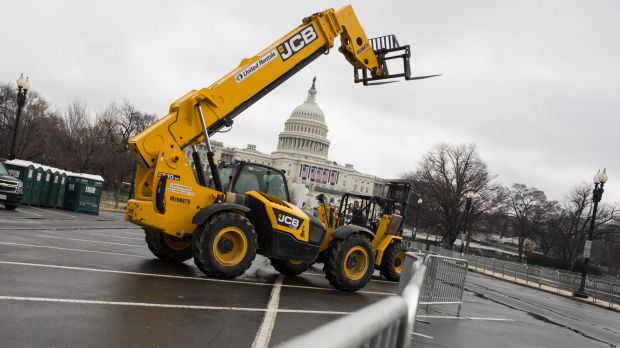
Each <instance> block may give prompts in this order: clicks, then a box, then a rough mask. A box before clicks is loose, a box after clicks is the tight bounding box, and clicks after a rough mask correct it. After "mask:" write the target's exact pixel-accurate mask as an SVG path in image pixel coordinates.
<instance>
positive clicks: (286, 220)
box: [278, 214, 299, 230]
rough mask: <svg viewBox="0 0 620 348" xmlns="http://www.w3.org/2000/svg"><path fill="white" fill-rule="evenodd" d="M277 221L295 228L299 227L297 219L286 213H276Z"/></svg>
mask: <svg viewBox="0 0 620 348" xmlns="http://www.w3.org/2000/svg"><path fill="white" fill-rule="evenodd" d="M278 222H279V223H280V224H282V225H286V226H288V227H290V228H292V229H295V230H296V229H298V228H299V219H295V218H294V217H290V216H288V215H284V214H278Z"/></svg>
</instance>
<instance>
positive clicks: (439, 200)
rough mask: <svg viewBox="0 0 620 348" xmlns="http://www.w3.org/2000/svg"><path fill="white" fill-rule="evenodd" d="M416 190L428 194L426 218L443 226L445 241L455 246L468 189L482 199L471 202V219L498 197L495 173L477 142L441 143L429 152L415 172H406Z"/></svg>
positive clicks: (430, 223)
mask: <svg viewBox="0 0 620 348" xmlns="http://www.w3.org/2000/svg"><path fill="white" fill-rule="evenodd" d="M405 179H407V180H409V181H410V182H411V183H412V185H413V186H414V190H415V191H416V192H417V193H418V194H419V195H421V196H423V197H425V202H424V208H425V213H426V214H427V216H426V218H425V219H424V220H425V222H426V223H427V224H428V226H434V227H435V228H436V229H438V230H440V232H441V234H442V236H443V243H444V244H445V245H446V246H448V247H452V245H453V244H454V242H455V240H456V238H457V237H458V234H459V232H460V231H461V229H462V227H463V223H464V219H465V215H466V213H467V212H466V211H465V201H466V200H465V193H466V192H468V191H473V192H476V193H477V194H478V195H479V197H480V199H478V200H476V201H475V202H474V204H472V215H471V217H470V222H472V223H473V222H474V221H475V219H476V217H479V216H480V215H481V214H483V213H484V212H486V211H489V210H491V209H492V208H493V207H494V204H495V203H496V201H497V199H496V198H498V197H499V195H498V193H499V189H498V187H497V186H494V185H491V180H492V179H493V177H491V175H490V174H489V172H488V169H487V165H486V163H484V162H483V161H482V159H480V156H479V155H478V152H477V149H476V146H475V145H474V144H467V145H464V144H461V145H451V144H446V143H442V144H438V145H436V146H435V147H434V148H433V149H432V150H431V151H429V152H428V153H426V155H425V156H424V158H423V160H422V162H421V163H420V164H419V165H418V168H417V170H416V171H415V172H414V173H408V174H405Z"/></svg>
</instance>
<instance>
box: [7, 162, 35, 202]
mask: <svg viewBox="0 0 620 348" xmlns="http://www.w3.org/2000/svg"><path fill="white" fill-rule="evenodd" d="M4 165H5V166H6V169H7V170H8V172H9V174H10V175H11V176H14V177H16V178H18V179H19V180H21V181H22V183H23V186H22V204H30V193H31V192H32V184H33V182H34V178H35V174H34V168H35V165H36V163H32V162H30V161H24V160H19V159H14V160H10V161H6V162H4Z"/></svg>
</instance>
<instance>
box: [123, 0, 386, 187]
mask: <svg viewBox="0 0 620 348" xmlns="http://www.w3.org/2000/svg"><path fill="white" fill-rule="evenodd" d="M338 35H340V36H341V47H340V48H339V51H340V52H341V53H343V54H344V55H345V57H346V59H347V61H349V63H351V64H352V65H353V66H354V67H355V68H358V69H368V70H370V71H371V73H372V74H373V75H375V76H381V75H382V74H383V72H382V69H381V67H380V66H379V65H378V63H377V58H376V57H375V54H374V52H373V49H372V47H371V45H370V43H369V41H368V38H367V37H366V34H365V33H364V30H363V29H362V27H361V26H360V24H359V22H358V20H357V17H356V15H355V12H354V11H353V8H352V7H351V6H350V5H349V6H345V7H343V8H342V9H340V10H338V11H334V10H333V9H328V10H326V11H323V12H319V13H316V14H313V15H312V16H310V17H307V18H304V20H303V21H302V24H301V25H299V26H298V27H297V28H295V29H293V30H292V31H291V32H289V33H288V34H286V35H284V36H283V37H282V38H281V39H279V40H277V41H276V42H274V43H273V44H272V45H270V46H269V47H267V48H265V49H264V50H263V51H261V52H259V53H258V54H256V55H254V56H253V57H250V58H246V59H243V60H242V61H241V64H239V66H238V67H237V68H235V69H234V70H232V71H231V72H230V73H228V74H227V75H225V76H224V77H222V78H221V79H219V80H218V81H216V82H215V83H213V84H212V85H211V86H209V87H206V88H203V89H201V90H198V91H197V90H192V91H190V92H188V93H187V94H186V95H184V96H183V97H181V98H180V99H178V100H177V101H175V102H174V103H172V105H171V106H170V110H169V113H168V115H166V116H164V117H162V118H161V119H160V120H158V121H157V122H156V123H154V124H152V125H151V126H150V127H149V128H147V129H146V130H145V131H143V132H142V133H140V134H138V135H137V136H135V137H133V138H132V139H130V141H129V147H130V149H131V150H132V152H133V153H134V155H135V156H136V158H137V159H138V161H139V162H140V164H141V166H140V167H141V168H139V169H138V173H137V176H136V184H137V185H136V198H137V199H140V198H141V197H140V196H141V194H140V193H141V189H140V187H141V186H140V185H141V184H144V183H145V182H146V178H145V177H141V176H145V175H149V173H150V175H153V174H152V172H151V171H149V170H147V168H152V167H154V166H155V165H156V163H157V161H158V158H159V156H160V154H161V152H162V151H164V150H167V149H169V148H174V147H178V148H184V147H185V146H188V145H192V144H195V143H197V142H199V141H202V140H203V139H204V134H203V131H202V126H201V122H200V118H199V117H198V116H197V112H196V107H200V108H201V110H202V113H203V115H204V121H205V126H206V128H207V130H208V132H209V133H214V132H216V131H217V130H219V129H220V128H222V127H224V126H226V125H230V124H231V123H232V119H233V118H234V117H235V116H237V115H238V114H239V113H241V112H242V111H243V110H245V109H246V108H247V107H249V106H250V105H252V104H253V103H254V102H256V101H257V100H258V99H260V98H261V97H262V96H264V95H265V94H267V93H269V92H270V91H271V90H272V89H274V88H275V87H277V86H278V85H279V84H280V83H282V82H284V81H285V80H286V79H287V78H289V77H290V76H292V75H293V74H295V73H296V72H297V71H298V70H300V69H301V68H303V67H304V66H306V65H307V64H308V63H310V62H311V61H312V60H314V59H316V58H317V57H318V56H320V55H321V54H323V53H326V52H328V51H329V49H330V48H331V47H332V46H333V44H334V40H335V38H336V37H337V36H338ZM173 152H175V153H176V151H173ZM178 160H179V159H178V158H176V159H175V158H172V159H171V161H178ZM148 191H150V190H148ZM149 196H150V195H149ZM144 198H147V197H144Z"/></svg>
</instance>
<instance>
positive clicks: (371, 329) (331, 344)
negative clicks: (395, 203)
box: [278, 252, 427, 348]
mask: <svg viewBox="0 0 620 348" xmlns="http://www.w3.org/2000/svg"><path fill="white" fill-rule="evenodd" d="M426 269H427V268H426V266H425V265H424V264H423V262H422V258H421V257H420V256H416V255H414V254H413V253H410V252H408V253H407V254H406V255H405V263H404V265H403V268H402V270H403V271H402V274H401V278H400V282H399V288H398V296H390V297H388V298H385V299H383V300H381V301H378V302H375V303H374V304H372V305H370V306H367V307H364V308H362V309H360V310H358V311H356V312H353V313H351V314H349V315H347V316H344V317H341V318H339V319H336V320H334V321H333V322H330V323H328V324H326V325H323V326H321V327H318V328H316V329H314V330H312V331H309V332H307V333H305V334H302V335H300V336H297V337H295V338H293V339H291V340H289V341H287V342H284V343H283V344H281V345H279V346H278V347H280V348H316V347H321V348H357V347H388V348H390V347H398V348H408V347H411V345H412V341H411V337H412V333H413V329H414V326H415V318H416V314H417V309H418V305H419V300H420V295H421V293H422V287H423V282H424V275H425V273H426Z"/></svg>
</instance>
